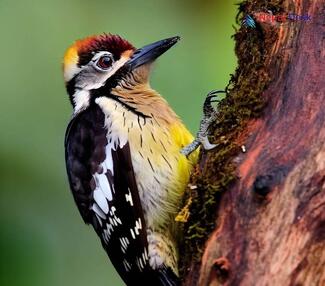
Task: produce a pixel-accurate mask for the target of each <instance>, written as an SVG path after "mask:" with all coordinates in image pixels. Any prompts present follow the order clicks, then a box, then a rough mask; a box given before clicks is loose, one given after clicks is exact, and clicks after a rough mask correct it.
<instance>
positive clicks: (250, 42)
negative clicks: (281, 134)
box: [181, 0, 283, 274]
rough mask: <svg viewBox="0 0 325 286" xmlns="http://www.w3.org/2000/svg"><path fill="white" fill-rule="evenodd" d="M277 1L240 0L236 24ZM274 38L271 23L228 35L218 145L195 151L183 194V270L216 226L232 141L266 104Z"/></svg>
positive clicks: (276, 8)
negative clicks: (186, 214)
mask: <svg viewBox="0 0 325 286" xmlns="http://www.w3.org/2000/svg"><path fill="white" fill-rule="evenodd" d="M282 2H283V1H282V0H281V1H280V0H274V1H258V0H254V1H244V2H242V3H241V4H240V5H239V13H238V16H237V22H238V24H239V23H241V21H242V19H243V16H245V15H247V14H250V15H253V13H254V12H257V11H268V10H271V11H272V12H273V13H279V12H281V11H283V8H282V6H281V5H282ZM271 29H274V30H271ZM276 36H277V32H276V30H275V28H272V27H270V30H269V31H268V32H267V33H266V32H265V31H264V30H263V29H262V27H260V26H259V25H258V24H257V27H256V29H251V28H246V27H243V26H242V27H240V29H239V30H238V31H236V34H235V35H234V36H233V37H234V39H235V41H236V46H235V51H236V55H237V57H238V67H237V69H236V72H235V74H234V75H232V76H231V79H230V81H229V84H228V86H227V88H226V89H227V91H228V94H227V96H226V97H225V98H224V99H223V100H222V101H221V102H220V104H219V116H218V119H217V120H216V122H215V123H214V125H213V126H212V128H211V129H212V131H213V138H211V139H214V140H211V141H212V142H215V143H217V144H218V147H216V148H215V149H214V150H213V151H211V152H208V153H207V154H201V155H200V158H201V159H202V158H203V157H204V168H203V169H201V167H199V166H197V168H196V171H195V172H194V174H193V176H192V179H191V185H194V186H196V187H197V188H195V189H192V190H189V192H188V197H189V196H191V197H192V200H193V202H192V204H191V206H190V213H191V215H190V218H189V220H188V222H187V223H186V224H185V227H184V235H185V240H184V244H183V249H182V250H181V252H182V254H181V256H182V257H183V259H182V262H181V263H182V265H181V270H182V273H183V274H184V273H185V272H184V271H185V269H187V268H188V266H189V265H190V263H191V262H198V261H200V259H201V255H202V251H203V247H204V243H205V242H206V240H207V238H208V236H209V234H210V233H211V232H212V231H213V230H214V229H215V227H216V225H215V221H216V211H217V209H218V202H219V199H220V196H221V193H222V192H224V191H226V190H227V189H228V188H229V187H230V186H231V184H232V183H234V182H235V181H236V179H237V178H236V175H235V170H236V166H235V164H234V163H233V159H234V157H235V156H236V155H237V154H238V153H239V152H240V150H241V148H240V146H239V145H238V144H237V143H236V142H238V137H239V135H240V134H241V133H242V131H243V129H244V128H245V125H246V123H247V122H248V120H250V119H252V118H257V117H259V116H260V115H261V112H262V110H263V108H264V107H265V104H266V102H265V99H264V98H263V91H264V90H265V89H266V88H267V86H268V84H269V82H270V77H269V74H268V70H267V67H266V62H265V59H266V58H267V57H268V56H269V54H270V49H271V47H272V43H273V42H274V41H275V39H276ZM188 197H187V198H188Z"/></svg>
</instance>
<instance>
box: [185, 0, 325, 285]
mask: <svg viewBox="0 0 325 286" xmlns="http://www.w3.org/2000/svg"><path fill="white" fill-rule="evenodd" d="M282 5H283V7H284V9H285V11H290V12H295V13H296V14H299V15H303V14H309V15H311V17H312V19H311V21H309V22H294V23H285V24H277V23H276V24H275V25H273V27H270V25H269V24H265V23H258V25H259V26H260V27H261V29H262V30H263V33H264V35H265V38H266V39H267V38H268V36H269V35H268V33H274V31H275V29H276V36H277V39H276V41H274V42H273V44H272V47H270V49H271V53H270V55H269V56H268V58H267V59H266V62H265V65H266V66H267V68H268V71H269V72H268V74H269V76H270V77H271V81H270V84H269V85H268V87H267V89H266V90H265V91H264V92H263V94H261V96H263V97H265V99H266V102H267V105H266V107H265V109H264V111H263V113H262V115H261V117H259V118H258V119H251V120H249V121H248V122H247V124H246V125H245V128H244V130H242V131H241V133H240V136H239V138H238V141H239V142H240V144H243V145H245V148H246V152H245V153H243V152H241V153H240V154H238V155H237V156H236V157H235V158H233V162H234V163H235V165H236V174H237V177H238V179H237V180H236V182H235V184H233V185H232V186H231V187H230V188H228V189H227V190H224V191H223V193H222V195H221V199H220V205H219V206H218V209H217V210H216V211H217V216H216V229H215V231H214V232H213V233H212V234H211V235H210V237H209V239H208V241H207V243H206V246H205V250H204V254H203V256H202V261H201V265H200V266H198V265H196V266H195V263H194V264H192V265H193V267H192V268H191V270H190V272H189V273H188V274H187V278H186V280H185V281H186V282H185V283H184V285H200V286H201V285H202V286H205V285H234V286H237V285H258V286H262V285H281V286H286V285H288V286H289V285H306V286H307V285H308V286H310V285H317V286H318V285H325V191H324V189H325V1H324V0H313V1H308V0H299V1H283V4H282ZM261 40H263V39H261ZM252 72H254V71H252ZM252 88H254V86H252ZM211 153H213V152H211ZM207 156H211V158H212V157H213V154H211V155H209V154H208V155H207ZM202 160H206V158H204V156H203V159H202Z"/></svg>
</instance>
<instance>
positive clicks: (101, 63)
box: [96, 55, 113, 70]
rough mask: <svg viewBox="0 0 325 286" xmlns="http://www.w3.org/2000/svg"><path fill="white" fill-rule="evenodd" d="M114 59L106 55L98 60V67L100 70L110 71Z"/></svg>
mask: <svg viewBox="0 0 325 286" xmlns="http://www.w3.org/2000/svg"><path fill="white" fill-rule="evenodd" d="M112 62H113V59H112V57H111V56H109V55H104V56H101V57H100V58H99V59H98V60H97V63H96V65H97V67H98V68H100V69H101V70H108V69H109V68H110V67H111V65H112Z"/></svg>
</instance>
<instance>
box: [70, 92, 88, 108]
mask: <svg viewBox="0 0 325 286" xmlns="http://www.w3.org/2000/svg"><path fill="white" fill-rule="evenodd" d="M89 98H90V95H89V91H88V90H82V89H78V90H76V92H75V93H74V95H73V101H74V104H75V107H74V113H77V112H79V111H80V110H83V109H85V108H86V107H87V106H88V105H89Z"/></svg>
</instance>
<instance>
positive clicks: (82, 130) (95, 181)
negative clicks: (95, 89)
mask: <svg viewBox="0 0 325 286" xmlns="http://www.w3.org/2000/svg"><path fill="white" fill-rule="evenodd" d="M104 119H105V118H104V114H103V113H102V111H101V109H100V108H99V107H98V106H95V105H94V106H91V107H90V108H89V109H87V110H85V111H83V112H81V113H80V114H78V115H77V116H76V117H75V118H73V119H72V121H71V122H70V124H69V126H68V129H67V132H66V138H65V154H66V167H67V173H68V178H69V182H70V188H71V191H72V193H73V197H74V199H75V202H76V204H77V206H78V208H79V211H80V213H81V216H82V217H83V219H84V221H85V222H86V223H90V224H92V225H93V227H94V229H95V231H96V232H97V234H98V236H99V237H100V239H101V242H102V244H103V247H104V248H105V250H106V251H107V253H108V255H109V257H110V259H111V261H112V263H113V265H114V266H115V268H116V269H117V271H118V272H119V274H120V275H121V277H122V279H123V280H124V281H125V282H126V283H127V284H128V285H132V280H133V279H139V278H141V276H143V275H142V273H147V274H148V272H150V267H149V265H148V253H147V252H148V242H147V234H146V228H145V221H144V217H143V212H142V207H141V203H140V198H139V193H138V189H137V185H136V181H135V176H134V171H133V167H132V162H131V156H130V148H129V145H128V143H126V144H125V145H124V146H121V145H120V143H119V140H118V142H113V141H112V140H111V139H110V137H109V136H107V134H110V132H109V130H107V129H106V128H104Z"/></svg>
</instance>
